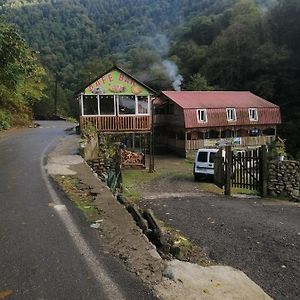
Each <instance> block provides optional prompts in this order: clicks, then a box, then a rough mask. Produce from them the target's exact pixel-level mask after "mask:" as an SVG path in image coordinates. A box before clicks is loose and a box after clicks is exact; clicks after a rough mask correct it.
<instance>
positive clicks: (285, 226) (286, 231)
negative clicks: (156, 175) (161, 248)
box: [140, 194, 300, 300]
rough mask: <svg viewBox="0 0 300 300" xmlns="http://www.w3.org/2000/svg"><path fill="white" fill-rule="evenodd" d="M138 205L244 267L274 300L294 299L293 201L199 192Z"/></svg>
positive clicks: (297, 286)
mask: <svg viewBox="0 0 300 300" xmlns="http://www.w3.org/2000/svg"><path fill="white" fill-rule="evenodd" d="M140 206H141V207H143V206H145V207H148V208H152V209H153V210H154V213H155V215H156V216H157V217H158V218H160V219H162V220H164V221H165V222H166V223H168V224H170V225H171V226H172V227H174V228H177V229H179V230H181V232H182V233H183V234H184V235H185V236H186V237H188V238H189V239H191V240H193V241H194V242H195V243H196V244H198V245H200V246H201V247H202V248H204V249H205V250H206V252H207V253H208V254H209V256H210V258H212V259H214V260H215V261H216V262H217V263H220V264H225V265H230V266H232V267H235V268H237V269H240V270H242V271H244V272H245V273H246V274H247V275H248V276H249V277H250V278H251V279H252V280H253V281H254V282H256V283H257V284H258V285H260V286H261V287H262V288H263V289H264V290H265V291H266V292H267V293H268V294H269V295H270V296H272V297H274V298H275V299H293V300H297V299H300V204H299V203H298V204H294V203H290V202H283V201H271V200H269V201H268V200H261V199H234V198H225V197H221V196H215V195H211V194H202V195H201V194H199V196H197V197H181V198H165V199H160V198H157V199H155V200H143V201H142V202H141V203H140Z"/></svg>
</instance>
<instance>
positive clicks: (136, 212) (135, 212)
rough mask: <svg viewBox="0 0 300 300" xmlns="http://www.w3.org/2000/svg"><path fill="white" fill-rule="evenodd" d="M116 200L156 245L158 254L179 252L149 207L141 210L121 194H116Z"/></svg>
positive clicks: (167, 254)
mask: <svg viewBox="0 0 300 300" xmlns="http://www.w3.org/2000/svg"><path fill="white" fill-rule="evenodd" d="M117 200H118V201H119V202H120V203H121V204H123V205H124V206H125V207H126V209H127V211H128V212H129V213H130V214H131V215H132V217H133V219H134V221H135V222H136V224H137V225H138V226H139V227H140V228H141V230H142V231H143V233H144V234H145V235H146V236H147V238H148V239H149V241H150V242H151V243H153V244H154V245H155V246H156V248H157V250H158V252H159V254H160V255H162V256H164V257H165V256H167V257H173V256H176V255H177V254H179V252H180V248H179V247H178V246H176V245H174V244H173V242H172V241H170V239H168V237H166V236H165V234H164V233H163V230H162V229H161V228H160V226H159V224H158V222H157V220H156V218H155V216H154V213H153V211H152V210H151V209H146V210H141V209H140V208H139V207H138V206H137V205H136V204H131V203H129V201H128V200H127V199H126V198H125V197H124V196H122V195H118V196H117Z"/></svg>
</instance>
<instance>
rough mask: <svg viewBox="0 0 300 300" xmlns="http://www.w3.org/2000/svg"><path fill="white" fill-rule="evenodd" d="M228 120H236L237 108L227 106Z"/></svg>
mask: <svg viewBox="0 0 300 300" xmlns="http://www.w3.org/2000/svg"><path fill="white" fill-rule="evenodd" d="M226 115H227V121H235V120H236V112H235V108H226Z"/></svg>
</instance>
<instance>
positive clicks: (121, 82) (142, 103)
mask: <svg viewBox="0 0 300 300" xmlns="http://www.w3.org/2000/svg"><path fill="white" fill-rule="evenodd" d="M76 95H77V99H78V100H79V111H80V117H79V118H80V129H81V130H83V129H84V128H86V126H87V125H88V124H91V125H93V126H95V127H96V128H97V129H98V130H99V133H149V132H150V131H151V122H152V118H151V99H152V97H153V95H155V91H154V90H152V89H151V88H149V87H147V86H146V85H145V84H143V83H142V82H140V81H139V80H137V79H136V78H134V77H133V76H131V75H129V74H128V73H126V72H125V71H123V70H122V69H120V68H118V67H113V68H112V69H110V70H108V71H107V72H105V73H104V74H102V75H100V76H99V77H98V78H96V79H95V80H93V81H92V82H90V83H88V84H87V85H86V86H84V87H83V88H82V89H81V90H79V91H78V92H77V93H76Z"/></svg>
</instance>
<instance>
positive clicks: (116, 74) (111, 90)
mask: <svg viewBox="0 0 300 300" xmlns="http://www.w3.org/2000/svg"><path fill="white" fill-rule="evenodd" d="M114 94H118V95H137V96H148V95H149V91H148V90H147V89H146V88H145V87H143V86H142V85H140V84H139V83H138V82H136V81H135V80H133V79H132V78H130V77H128V76H127V75H126V74H124V73H122V72H121V71H119V70H112V71H111V72H108V73H107V74H105V75H103V76H102V77H100V78H99V79H98V80H96V81H95V82H93V83H92V84H90V85H89V86H88V87H87V88H86V89H85V90H84V95H86V96H88V95H114Z"/></svg>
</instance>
